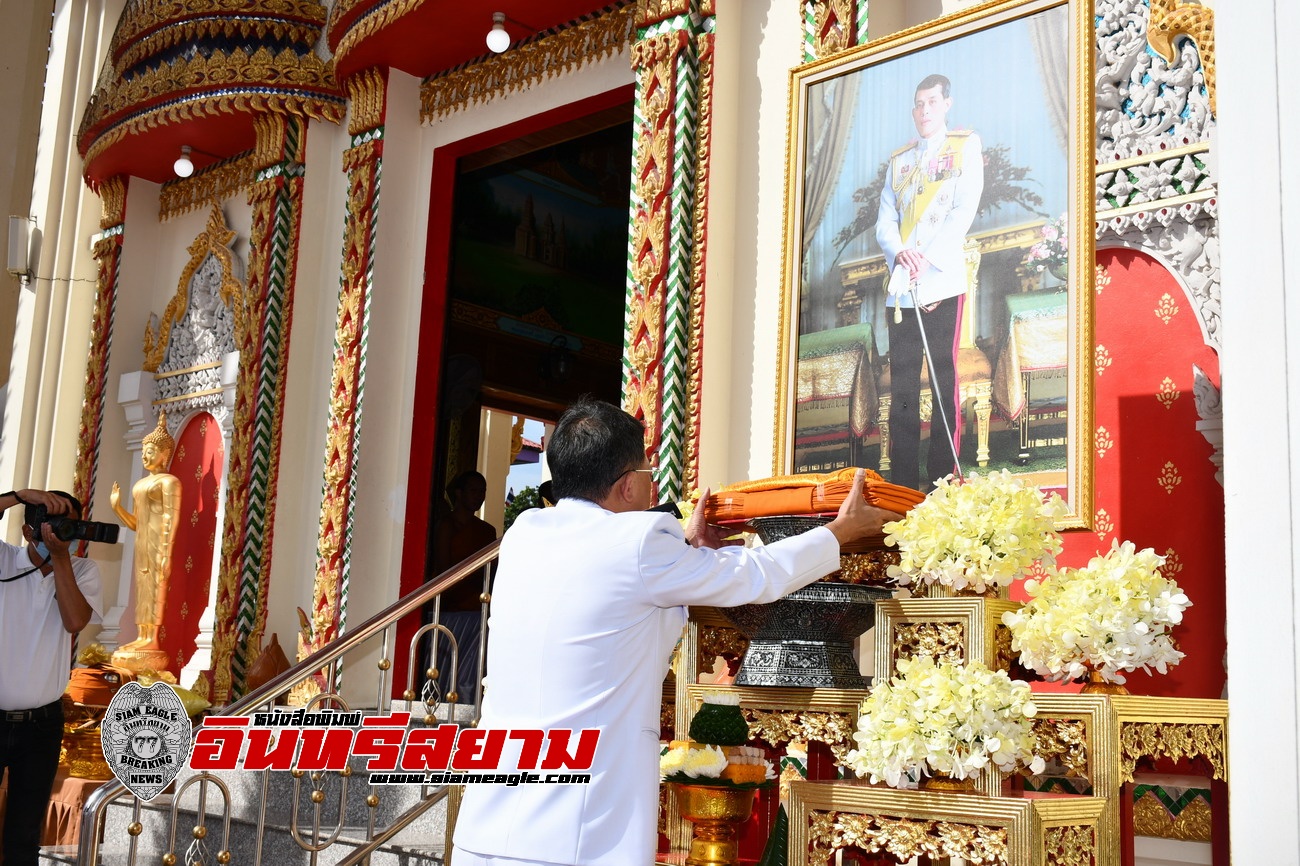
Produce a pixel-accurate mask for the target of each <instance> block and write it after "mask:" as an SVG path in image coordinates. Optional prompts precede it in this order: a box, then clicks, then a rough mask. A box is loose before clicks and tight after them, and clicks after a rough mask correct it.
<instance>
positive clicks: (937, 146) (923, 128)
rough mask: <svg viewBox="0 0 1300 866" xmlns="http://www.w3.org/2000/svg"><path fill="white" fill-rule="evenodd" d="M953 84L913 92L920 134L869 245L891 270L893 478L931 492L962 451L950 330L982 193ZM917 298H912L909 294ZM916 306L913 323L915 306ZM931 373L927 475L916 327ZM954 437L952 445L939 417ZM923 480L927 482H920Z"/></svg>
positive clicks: (979, 164) (931, 80) (892, 175)
mask: <svg viewBox="0 0 1300 866" xmlns="http://www.w3.org/2000/svg"><path fill="white" fill-rule="evenodd" d="M951 108H952V96H951V84H950V83H949V81H948V79H947V78H946V77H944V76H942V75H929V76H926V77H925V78H924V79H922V81H921V83H920V84H918V85H917V86H916V94H915V97H914V99H913V102H912V122H913V123H914V124H916V132H917V138H916V139H914V140H912V141H910V142H908V143H907V144H906V145H904V146H903V147H900V148H899V149H898V150H896V151H894V154H893V156H891V157H890V159H889V170H888V172H887V174H886V176H885V186H884V188H883V189H882V190H881V193H880V212H879V214H878V215H877V217H876V241H877V243H879V244H880V249H881V250H882V251H883V252H884V254H885V263H886V265H887V266H888V268H889V273H890V277H889V282H888V284H887V290H888V292H889V297H888V298H887V300H886V303H887V305H888V306H889V308H890V309H889V310H888V311H887V315H886V316H885V319H886V321H888V323H889V384H890V406H889V441H890V446H891V450H890V455H889V457H890V462H891V465H890V478H889V480H890V481H892V482H894V483H895V484H901V485H902V486H904V487H912V488H915V489H919V490H922V491H924V490H928V489H929V488H930V485H931V483H933V482H934V481H935V480H936V479H939V478H942V477H944V476H945V475H947V474H949V473H950V472H952V471H953V470H954V466H955V461H954V460H953V451H954V449H960V443H961V417H960V414H959V408H960V406H959V404H958V392H957V385H958V382H957V347H958V346H957V326H958V324H959V323H960V322H961V317H962V306H963V305H964V303H965V300H966V283H967V279H966V256H965V251H964V249H963V245H964V244H965V242H966V233H967V232H969V231H970V227H971V223H972V222H974V220H975V213H976V211H977V210H978V209H979V203H980V196H981V195H982V194H983V192H984V155H983V152H982V150H981V146H980V139H979V136H978V135H976V134H975V133H974V132H971V131H970V130H950V129H948V111H949V109H951ZM913 295H915V300H914V298H913ZM917 305H919V306H920V308H921V314H920V320H919V323H918V317H917V313H916V310H914V309H913V307H914V306H917ZM922 327H924V328H925V337H926V340H927V341H928V343H929V346H930V355H931V357H932V359H933V361H934V367H935V369H933V370H931V371H930V392H931V396H932V397H933V409H932V410H931V415H930V449H929V455H928V457H927V459H926V472H925V477H924V479H922V478H921V476H920V467H919V464H918V460H917V458H918V454H919V451H920V440H921V415H920V397H921V393H920V392H921V362H922V361H923V360H924V358H925V351H924V346H923V344H922V340H921V328H922ZM945 416H946V418H947V422H948V426H949V428H950V429H951V432H952V441H951V442H949V440H948V438H947V436H948V434H947V432H945V430H944V418H945ZM922 481H924V484H922V483H921V482H922Z"/></svg>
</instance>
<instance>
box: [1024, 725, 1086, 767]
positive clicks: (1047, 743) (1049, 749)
mask: <svg viewBox="0 0 1300 866" xmlns="http://www.w3.org/2000/svg"><path fill="white" fill-rule="evenodd" d="M1033 735H1034V740H1035V745H1034V754H1035V755H1038V756H1039V757H1041V758H1042V759H1043V760H1045V761H1051V760H1056V761H1057V762H1059V763H1060V764H1061V766H1062V767H1065V770H1066V775H1067V776H1081V777H1083V778H1085V779H1088V780H1089V781H1092V778H1091V777H1090V776H1089V773H1088V726H1087V725H1086V724H1085V723H1084V722H1083V721H1082V720H1079V719H1056V718H1036V719H1034V721H1033Z"/></svg>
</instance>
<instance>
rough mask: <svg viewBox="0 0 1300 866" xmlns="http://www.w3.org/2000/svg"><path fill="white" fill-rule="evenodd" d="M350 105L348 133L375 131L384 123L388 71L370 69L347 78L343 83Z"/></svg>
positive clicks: (357, 133) (356, 133)
mask: <svg viewBox="0 0 1300 866" xmlns="http://www.w3.org/2000/svg"><path fill="white" fill-rule="evenodd" d="M343 86H344V89H345V90H346V91H347V94H348V102H349V103H350V104H351V113H350V114H349V116H348V133H349V134H350V135H360V134H361V133H363V132H365V131H367V130H370V129H377V128H378V127H380V126H382V125H383V123H384V109H385V106H386V104H387V101H388V71H387V70H385V69H375V68H373V67H372V68H370V69H367V70H365V71H363V72H358V73H357V74H356V75H351V76H348V80H347V81H345V82H344V83H343Z"/></svg>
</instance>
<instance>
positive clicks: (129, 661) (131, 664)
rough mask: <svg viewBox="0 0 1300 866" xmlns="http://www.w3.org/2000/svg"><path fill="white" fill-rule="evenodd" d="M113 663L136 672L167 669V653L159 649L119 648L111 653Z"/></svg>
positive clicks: (155, 671) (152, 671)
mask: <svg viewBox="0 0 1300 866" xmlns="http://www.w3.org/2000/svg"><path fill="white" fill-rule="evenodd" d="M112 661H113V665H114V666H115V667H119V668H126V669H127V670H130V671H135V672H136V673H137V674H144V673H157V672H159V671H165V670H167V664H168V659H167V653H166V651H165V650H160V649H120V650H117V651H116V652H114V653H113V658H112Z"/></svg>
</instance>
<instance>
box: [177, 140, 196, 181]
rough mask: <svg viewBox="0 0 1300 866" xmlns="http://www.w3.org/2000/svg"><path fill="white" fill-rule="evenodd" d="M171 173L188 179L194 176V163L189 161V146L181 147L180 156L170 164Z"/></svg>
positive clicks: (183, 145)
mask: <svg viewBox="0 0 1300 866" xmlns="http://www.w3.org/2000/svg"><path fill="white" fill-rule="evenodd" d="M172 171H174V172H176V176H177V177H189V176H190V175H192V174H194V163H193V162H191V161H190V146H189V145H188V144H182V145H181V155H180V156H179V157H178V158H177V160H176V161H175V162H173V163H172Z"/></svg>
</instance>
